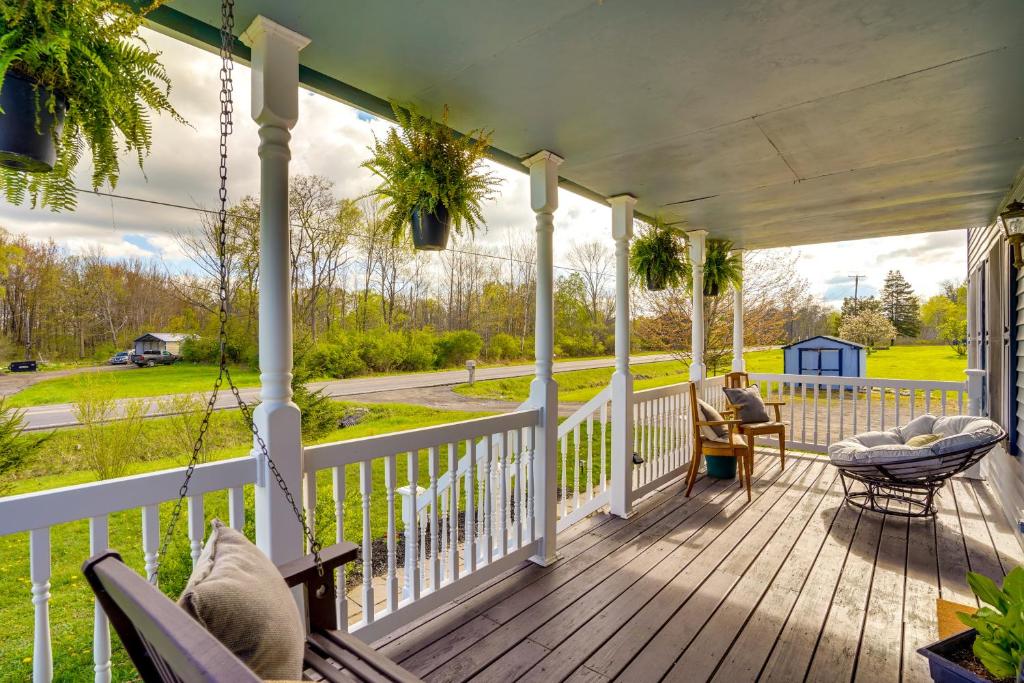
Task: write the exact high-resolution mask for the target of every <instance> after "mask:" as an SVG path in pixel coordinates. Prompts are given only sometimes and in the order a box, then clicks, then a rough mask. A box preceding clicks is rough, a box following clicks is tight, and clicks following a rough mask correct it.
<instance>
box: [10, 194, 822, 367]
mask: <svg viewBox="0 0 1024 683" xmlns="http://www.w3.org/2000/svg"><path fill="white" fill-rule="evenodd" d="M289 199H290V202H289V219H290V242H289V244H290V246H289V257H290V261H291V266H292V279H291V283H290V288H291V299H292V301H291V303H292V308H293V315H294V325H295V339H296V357H297V358H299V359H300V360H302V362H304V363H307V364H309V365H310V367H311V370H312V371H313V372H315V373H317V374H325V375H335V376H346V375H350V374H359V373H361V372H366V371H393V370H421V369H428V368H430V367H437V366H448V365H453V364H458V363H461V362H463V361H464V360H465V359H467V358H469V357H481V358H486V359H489V360H494V361H504V360H514V359H529V358H531V357H532V353H533V334H534V317H535V297H536V279H535V278H536V272H535V268H536V267H535V264H534V261H535V244H534V239H533V231H532V230H527V229H524V230H521V231H509V237H508V238H507V239H506V241H505V242H504V243H502V244H500V245H490V246H484V245H481V244H479V243H471V242H465V243H464V242H458V241H457V242H455V243H454V244H453V245H452V247H451V248H449V249H448V250H446V251H444V252H441V253H439V254H427V253H423V252H417V251H415V250H413V249H412V247H411V244H409V243H408V242H404V241H402V242H397V243H396V242H394V241H393V240H392V238H391V235H390V234H389V233H388V232H387V231H386V230H385V228H384V225H383V221H382V220H381V214H382V212H381V208H380V206H379V205H378V203H377V202H376V201H375V200H374V199H373V198H365V197H364V198H358V199H352V198H343V197H338V196H337V194H336V192H335V189H334V187H333V184H332V183H331V182H330V181H329V180H327V179H325V178H323V177H320V176H302V175H300V176H296V177H295V178H293V180H292V185H291V189H290V198H289ZM198 215H199V220H198V221H197V229H196V230H195V231H194V232H191V233H187V234H182V235H180V236H178V237H177V238H176V239H177V240H178V243H179V246H180V248H181V251H182V252H183V253H184V254H185V255H186V256H187V257H188V259H189V261H191V264H192V267H191V268H188V269H186V272H185V273H172V272H170V271H169V270H167V269H166V268H165V267H164V266H163V265H162V264H161V262H160V261H159V260H156V259H141V258H135V257H132V258H108V257H105V256H103V254H102V253H101V252H100V251H99V249H98V248H97V249H94V250H91V251H88V252H86V253H85V254H75V253H71V252H69V251H67V250H66V249H63V248H61V247H59V246H58V245H57V244H56V243H55V242H53V241H49V242H34V241H32V240H29V239H28V238H27V237H25V236H23V235H14V234H11V233H7V232H3V233H0V288H2V292H0V294H2V298H0V339H2V341H0V344H2V346H0V352H2V354H3V356H4V357H5V358H6V359H13V358H19V357H30V358H42V359H45V360H61V359H67V360H73V359H96V360H102V359H104V358H106V357H108V356H109V355H111V354H112V353H114V352H115V351H117V350H121V349H125V348H128V347H129V346H130V345H131V342H132V340H133V339H134V338H135V337H137V336H139V335H141V334H143V333H145V332H154V331H168V332H184V333H189V334H192V335H194V338H193V339H191V340H190V341H189V342H187V343H186V345H185V350H184V354H185V355H186V357H187V358H188V359H190V360H195V361H211V360H213V359H214V358H215V356H216V352H217V342H216V339H217V334H216V332H217V325H218V310H219V300H218V274H219V268H220V265H219V262H218V258H217V253H218V241H219V239H218V234H217V233H218V224H217V220H216V216H215V214H213V213H210V212H202V211H200V212H198ZM602 227H603V226H602ZM258 238H259V199H258V197H253V196H248V197H244V198H242V199H241V200H240V201H238V202H236V203H235V204H234V205H233V206H232V207H231V208H230V211H229V216H228V221H227V230H226V242H225V267H226V274H227V305H228V309H229V320H230V323H229V326H230V328H229V335H230V340H231V342H230V344H229V353H230V355H231V357H232V360H234V361H237V362H242V363H249V364H253V365H254V364H255V363H256V360H257V330H258V319H259V306H258V303H259V301H258V298H259V239H258ZM567 258H568V261H567V263H566V264H561V265H562V268H561V269H559V270H558V271H556V287H555V314H556V321H555V329H556V338H555V343H556V354H557V355H559V356H563V357H564V356H584V355H599V354H606V353H611V352H613V351H614V311H615V305H614V280H615V269H614V259H613V253H612V250H611V248H610V247H609V246H608V245H606V244H604V243H601V242H598V241H590V242H581V243H576V244H573V245H571V248H570V249H569V251H568V257H567ZM795 260H796V257H795V255H794V254H792V253H790V254H788V255H785V256H784V257H782V258H780V257H779V255H778V254H775V255H774V256H771V257H768V256H767V255H764V254H758V253H757V252H752V253H750V254H748V255H747V256H746V268H745V273H746V282H745V286H744V297H745V301H746V314H745V318H746V336H747V343H748V344H777V343H781V342H785V341H788V340H792V339H795V338H799V337H801V336H807V335H809V334H814V333H820V332H823V331H825V329H826V325H827V322H828V311H829V309H828V308H827V307H825V306H824V305H823V304H821V302H819V301H816V300H815V299H813V298H812V297H810V296H809V295H807V294H806V291H807V283H806V282H805V281H804V280H802V279H801V278H799V277H798V276H797V275H796V263H795ZM634 301H635V304H634V307H633V315H634V320H633V326H634V330H635V333H634V339H635V350H642V349H651V350H657V349H664V350H670V351H678V352H679V354H680V357H681V358H684V357H688V354H689V340H690V334H689V315H690V313H689V306H690V303H689V302H690V298H689V295H688V294H687V293H686V292H685V291H683V290H679V291H669V292H664V293H654V292H647V291H646V290H644V289H642V288H639V287H636V288H634ZM705 307H706V310H705V318H706V320H707V325H706V327H707V331H708V333H707V339H706V341H705V346H706V347H707V348H706V354H707V357H708V358H709V359H710V361H711V364H715V363H717V362H718V359H720V357H724V356H723V355H722V354H724V353H727V352H728V350H729V349H730V348H731V334H732V293H731V292H724V293H723V294H722V295H721V296H718V297H709V298H708V299H707V300H706V301H705Z"/></svg>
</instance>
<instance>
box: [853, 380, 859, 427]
mask: <svg viewBox="0 0 1024 683" xmlns="http://www.w3.org/2000/svg"><path fill="white" fill-rule="evenodd" d="M859 395H860V387H859V386H858V385H856V384H855V385H854V386H853V433H854V434H857V433H858V432H857V397H858V396H859Z"/></svg>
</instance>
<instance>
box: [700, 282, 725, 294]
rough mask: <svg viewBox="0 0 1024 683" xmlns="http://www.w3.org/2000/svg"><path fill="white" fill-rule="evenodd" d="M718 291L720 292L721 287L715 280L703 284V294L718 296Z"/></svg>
mask: <svg viewBox="0 0 1024 683" xmlns="http://www.w3.org/2000/svg"><path fill="white" fill-rule="evenodd" d="M719 292H721V289H720V288H719V285H718V283H717V282H716V283H713V284H712V283H709V284H705V285H704V296H718V294H719Z"/></svg>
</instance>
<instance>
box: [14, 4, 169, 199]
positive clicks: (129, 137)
mask: <svg viewBox="0 0 1024 683" xmlns="http://www.w3.org/2000/svg"><path fill="white" fill-rule="evenodd" d="M158 4H159V0H158V2H154V3H153V4H152V5H150V6H148V7H146V8H145V9H143V10H141V11H136V10H135V9H133V8H132V7H131V6H130V5H129V4H128V3H125V2H119V1H118V0H0V88H2V87H3V81H4V79H5V78H6V76H7V74H8V73H14V74H18V75H20V76H22V77H24V78H27V79H29V80H31V81H33V82H34V83H35V84H36V86H37V89H36V92H37V93H40V92H42V91H41V90H40V89H39V88H45V90H46V91H47V92H48V93H49V94H48V96H46V97H45V98H42V100H41V101H40V102H38V103H37V106H42V107H45V108H46V110H48V111H49V112H51V113H56V112H57V110H58V107H59V106H60V102H61V101H63V102H64V103H65V104H66V112H65V115H64V127H63V130H62V131H61V132H60V134H59V136H57V135H55V139H54V143H55V145H56V149H57V161H56V163H55V164H54V167H53V170H52V171H50V172H48V173H30V172H25V171H15V170H11V169H0V190H2V191H3V193H4V194H5V195H6V197H7V200H8V201H10V202H12V203H14V204H22V203H24V202H25V200H26V199H28V198H31V201H32V206H33V207H35V206H46V207H49V208H50V209H51V210H54V211H59V210H61V209H73V208H74V207H75V203H76V196H75V188H74V171H75V168H76V167H77V166H78V162H79V161H80V160H81V158H82V153H83V152H84V151H85V149H86V148H88V149H89V151H90V152H91V155H92V160H93V172H92V187H93V189H96V188H99V187H100V186H101V185H103V184H104V183H108V184H109V185H110V186H111V187H114V186H116V184H117V179H118V175H119V170H120V169H119V165H118V156H119V154H121V153H122V152H133V153H134V154H135V156H136V158H137V160H138V163H139V166H140V168H141V167H142V163H143V159H144V158H145V157H146V155H147V154H148V153H149V150H150V146H151V144H152V136H153V124H152V121H151V120H150V113H151V112H157V113H161V112H167V113H168V114H170V115H171V117H173V118H174V119H175V120H176V121H178V122H180V123H185V120H184V119H183V118H182V117H181V116H180V115H179V114H178V112H177V111H175V109H174V107H172V106H171V103H170V100H169V99H168V96H169V94H170V80H169V79H168V76H167V72H166V71H165V70H164V67H163V65H161V64H160V62H159V59H158V58H159V56H160V55H159V53H157V52H154V51H152V50H150V49H149V46H148V45H147V44H146V42H145V41H144V40H143V39H142V38H141V37H140V35H139V28H140V27H141V25H142V21H143V17H144V15H145V14H146V13H147V12H149V11H151V10H152V9H154V8H155V7H156V6H157V5H158ZM36 127H37V130H38V128H39V120H38V116H37V120H36Z"/></svg>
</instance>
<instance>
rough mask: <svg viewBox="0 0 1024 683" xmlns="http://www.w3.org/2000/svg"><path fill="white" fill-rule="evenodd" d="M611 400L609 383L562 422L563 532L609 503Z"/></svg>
mask: <svg viewBox="0 0 1024 683" xmlns="http://www.w3.org/2000/svg"><path fill="white" fill-rule="evenodd" d="M611 400H612V389H611V387H610V386H607V387H605V388H604V389H602V390H601V391H599V392H598V394H597V395H596V396H594V397H593V398H592V399H590V400H589V401H587V402H586V403H585V404H584V405H582V406H580V408H579V409H578V410H577V411H576V412H574V413H573V414H572V415H570V416H569V417H567V418H566V419H565V420H563V421H562V423H561V424H559V425H558V446H559V454H560V467H561V475H560V480H561V486H560V488H559V500H558V524H557V529H558V530H559V531H562V530H563V529H565V528H567V527H570V526H572V525H573V524H575V523H576V522H578V521H579V520H581V519H583V518H584V517H586V516H587V515H589V514H591V513H593V512H595V511H596V510H600V509H601V508H602V507H604V506H605V505H608V501H609V493H608V487H609V486H610V485H611V478H610V477H611V474H610V473H611V467H610V461H609V458H610V457H611V434H612V432H611V430H612V424H611V422H610V420H609V415H610V414H611Z"/></svg>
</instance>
